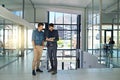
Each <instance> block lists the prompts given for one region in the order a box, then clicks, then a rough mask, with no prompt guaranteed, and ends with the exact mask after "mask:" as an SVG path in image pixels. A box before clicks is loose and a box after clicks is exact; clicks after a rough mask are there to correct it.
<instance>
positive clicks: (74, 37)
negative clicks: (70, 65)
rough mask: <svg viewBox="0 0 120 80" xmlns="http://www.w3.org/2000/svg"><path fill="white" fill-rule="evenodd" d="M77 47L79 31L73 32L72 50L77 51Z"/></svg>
mask: <svg viewBox="0 0 120 80" xmlns="http://www.w3.org/2000/svg"><path fill="white" fill-rule="evenodd" d="M76 45H77V31H72V49H76Z"/></svg>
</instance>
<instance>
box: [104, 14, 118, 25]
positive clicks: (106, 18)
mask: <svg viewBox="0 0 120 80" xmlns="http://www.w3.org/2000/svg"><path fill="white" fill-rule="evenodd" d="M115 16H116V15H115V14H112V13H104V14H103V15H102V23H112V19H113V18H115Z"/></svg>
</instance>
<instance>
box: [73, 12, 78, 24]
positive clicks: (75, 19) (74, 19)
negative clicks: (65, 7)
mask: <svg viewBox="0 0 120 80" xmlns="http://www.w3.org/2000/svg"><path fill="white" fill-rule="evenodd" d="M72 24H77V15H75V14H72Z"/></svg>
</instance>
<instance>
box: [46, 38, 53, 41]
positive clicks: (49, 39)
mask: <svg viewBox="0 0 120 80" xmlns="http://www.w3.org/2000/svg"><path fill="white" fill-rule="evenodd" d="M46 41H54V38H46Z"/></svg>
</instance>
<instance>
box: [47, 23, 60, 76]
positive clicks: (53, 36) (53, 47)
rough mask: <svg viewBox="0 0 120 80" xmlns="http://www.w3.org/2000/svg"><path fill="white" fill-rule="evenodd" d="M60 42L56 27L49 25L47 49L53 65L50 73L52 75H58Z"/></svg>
mask: <svg viewBox="0 0 120 80" xmlns="http://www.w3.org/2000/svg"><path fill="white" fill-rule="evenodd" d="M58 40H59V35H58V31H57V30H54V25H53V24H52V23H51V24H49V30H48V34H47V37H46V41H47V48H48V57H49V59H50V63H51V69H50V70H48V72H52V74H53V75H54V74H56V73H57V41H58Z"/></svg>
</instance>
